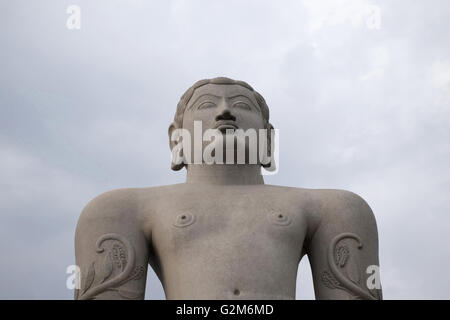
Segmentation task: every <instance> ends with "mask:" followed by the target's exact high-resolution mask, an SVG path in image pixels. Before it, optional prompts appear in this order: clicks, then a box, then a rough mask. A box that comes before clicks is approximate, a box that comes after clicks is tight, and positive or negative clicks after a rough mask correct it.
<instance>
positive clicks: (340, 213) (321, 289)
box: [75, 78, 381, 299]
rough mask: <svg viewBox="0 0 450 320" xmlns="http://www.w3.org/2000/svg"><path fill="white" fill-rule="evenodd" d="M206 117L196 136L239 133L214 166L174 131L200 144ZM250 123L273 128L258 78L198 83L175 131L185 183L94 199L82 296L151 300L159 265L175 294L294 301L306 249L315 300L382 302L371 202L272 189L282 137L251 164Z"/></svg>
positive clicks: (85, 236)
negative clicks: (148, 289) (148, 292)
mask: <svg viewBox="0 0 450 320" xmlns="http://www.w3.org/2000/svg"><path fill="white" fill-rule="evenodd" d="M196 123H197V124H198V123H200V124H201V127H200V132H197V136H198V134H200V136H201V135H202V134H203V133H205V132H206V131H207V130H210V131H211V130H212V132H213V135H212V136H213V137H215V139H214V141H216V140H217V143H218V142H219V141H220V140H221V138H220V137H222V138H227V137H231V138H232V139H231V141H232V143H231V147H230V146H229V145H227V146H226V147H223V149H222V148H221V147H220V145H219V144H216V145H215V146H214V148H213V149H214V152H211V154H212V155H213V156H216V157H215V162H213V163H208V161H206V160H205V159H202V158H200V160H199V159H198V158H197V159H194V158H195V154H197V155H198V154H199V153H198V152H197V150H194V149H195V148H196V147H195V146H193V145H195V142H194V143H189V142H191V141H189V137H188V138H186V136H183V138H182V139H180V138H178V139H177V138H176V137H175V138H174V135H175V132H176V131H177V130H180V129H184V132H188V133H190V134H191V137H190V138H191V139H192V141H193V140H194V139H193V138H192V136H195V132H194V131H195V130H197V131H198V130H199V129H198V128H197V129H196V128H195V124H196ZM197 127H198V126H197ZM249 129H252V130H266V131H267V132H269V131H270V132H271V131H272V130H271V129H273V128H272V125H271V124H270V123H269V109H268V106H267V104H266V102H265V100H264V98H263V97H262V96H261V95H260V94H259V93H257V92H256V91H255V90H254V89H253V88H252V87H251V86H250V85H248V84H247V83H245V82H242V81H235V80H232V79H228V78H214V79H208V80H201V81H198V82H197V83H195V84H194V85H193V86H192V87H191V88H189V89H188V90H187V91H186V93H185V94H184V95H183V96H182V97H181V99H180V102H179V103H178V106H177V111H176V114H175V120H174V122H173V123H172V124H171V125H170V127H169V138H170V139H169V140H170V147H171V149H172V151H174V150H175V149H177V152H176V154H175V155H174V156H173V158H172V169H174V170H180V169H182V168H185V169H186V172H187V176H186V182H185V183H181V184H176V185H169V186H161V187H150V188H135V189H120V190H114V191H110V192H106V193H104V194H102V195H100V196H98V197H97V198H95V199H94V200H92V201H91V202H89V204H87V206H86V207H85V208H84V210H83V212H82V214H81V216H80V218H79V221H78V225H77V229H76V234H75V253H76V263H77V265H78V266H79V268H80V269H79V270H80V274H81V277H80V283H81V286H80V289H76V290H75V298H76V299H143V298H144V291H145V285H146V283H145V282H146V273H147V266H148V265H149V264H150V266H151V267H152V268H153V270H154V271H155V273H156V274H157V276H158V277H159V279H160V280H161V283H162V285H163V287H164V291H165V294H166V297H167V299H295V291H296V278H297V268H298V265H299V262H300V260H301V259H302V257H303V256H304V255H305V254H306V255H308V258H309V261H310V264H311V269H312V272H313V279H314V289H315V294H316V298H317V299H381V287H380V284H379V277H378V235H377V227H376V222H375V218H374V216H373V213H372V211H371V209H370V208H369V206H368V205H367V203H366V202H365V201H364V200H363V199H362V198H360V197H359V196H358V195H356V194H354V193H351V192H349V191H343V190H331V189H322V190H319V189H317V190H316V189H314V190H313V189H302V188H290V187H281V186H274V185H266V184H264V180H263V176H262V175H261V166H265V167H271V166H272V165H273V161H274V159H273V147H272V146H273V143H272V142H273V141H272V140H273V135H272V134H266V135H265V136H264V135H261V136H259V138H258V139H261V137H263V136H264V137H267V140H268V142H269V143H268V146H267V147H266V148H263V149H264V150H263V151H264V152H263V153H264V154H266V156H267V157H268V159H269V161H268V162H267V161H266V162H265V163H263V162H262V159H265V160H267V158H265V157H264V156H263V157H262V158H260V159H258V160H257V161H256V162H255V161H253V162H251V161H249V158H250V155H249V150H250V148H249V146H248V145H246V144H249V143H250V142H249V141H250V139H247V140H246V139H244V140H242V139H241V140H239V139H237V138H236V136H235V132H237V131H238V130H241V131H243V130H249ZM212 140H213V139H212V138H211V139H210V141H212ZM238 140H239V141H240V142H238ZM180 141H182V142H184V143H181V142H180ZM177 142H178V143H177ZM207 142H208V139H207V141H205V140H203V141H202V142H201V144H200V146H201V147H202V148H206V147H207V145H208V143H207ZM222 142H223V139H222ZM238 143H241V144H242V143H243V144H244V150H245V152H244V156H243V158H244V161H242V158H241V161H240V162H239V161H237V160H238V158H239V156H236V154H233V151H236V150H238V148H237V144H238ZM189 148H191V150H188V149H189ZM197 148H198V144H197ZM260 148H261V147H259V150H258V151H260V150H261V149H260ZM220 153H222V154H220ZM236 153H237V152H236ZM200 155H201V154H200ZM180 159H181V160H180ZM223 159H226V160H229V161H227V162H223V163H222V161H220V160H223Z"/></svg>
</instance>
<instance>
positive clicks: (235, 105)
mask: <svg viewBox="0 0 450 320" xmlns="http://www.w3.org/2000/svg"><path fill="white" fill-rule="evenodd" d="M194 121H201V122H202V131H203V132H205V130H207V129H219V130H220V131H222V132H223V133H226V130H227V129H228V130H230V129H231V130H233V129H243V130H247V129H249V128H253V129H256V130H259V129H264V119H263V116H262V113H261V110H260V108H259V105H258V102H257V101H256V99H255V97H254V95H253V92H252V91H250V90H249V89H247V88H245V87H243V86H240V85H230V84H225V85H221V84H207V85H204V86H201V87H200V88H197V89H196V90H195V91H194V94H193V95H192V97H191V99H190V100H189V103H188V105H187V107H186V110H185V112H184V115H183V128H184V129H187V130H189V131H190V132H191V134H193V132H194V131H193V130H194ZM203 132H202V133H203Z"/></svg>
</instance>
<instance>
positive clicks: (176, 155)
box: [169, 122, 185, 171]
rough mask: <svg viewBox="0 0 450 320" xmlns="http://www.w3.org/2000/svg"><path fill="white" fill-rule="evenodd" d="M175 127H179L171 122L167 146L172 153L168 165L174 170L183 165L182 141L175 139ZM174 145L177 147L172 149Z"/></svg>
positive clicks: (179, 168)
mask: <svg viewBox="0 0 450 320" xmlns="http://www.w3.org/2000/svg"><path fill="white" fill-rule="evenodd" d="M177 129H180V128H179V126H178V124H177V123H176V122H172V123H171V124H170V126H169V147H170V151H171V153H172V157H171V159H172V161H171V163H170V167H171V168H172V170H174V171H178V170H181V169H182V168H183V167H184V165H185V164H184V163H185V162H184V153H183V149H182V143H180V142H178V141H177V139H176V135H175V132H176V130H177ZM175 147H177V148H176V150H174V148H175Z"/></svg>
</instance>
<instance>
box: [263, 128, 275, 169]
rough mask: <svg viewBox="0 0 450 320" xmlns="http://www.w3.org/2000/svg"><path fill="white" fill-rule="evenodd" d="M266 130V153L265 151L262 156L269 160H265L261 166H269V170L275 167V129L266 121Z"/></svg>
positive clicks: (266, 167)
mask: <svg viewBox="0 0 450 320" xmlns="http://www.w3.org/2000/svg"><path fill="white" fill-rule="evenodd" d="M266 130H267V153H265V154H264V156H265V157H268V158H269V159H270V161H269V162H267V163H266V164H263V165H262V167H263V168H265V169H266V170H269V168H270V170H269V171H274V170H275V168H276V163H275V159H274V152H273V151H274V150H275V145H274V143H275V141H274V138H275V137H274V135H275V131H274V128H273V126H272V125H271V124H270V123H269V122H267V125H266Z"/></svg>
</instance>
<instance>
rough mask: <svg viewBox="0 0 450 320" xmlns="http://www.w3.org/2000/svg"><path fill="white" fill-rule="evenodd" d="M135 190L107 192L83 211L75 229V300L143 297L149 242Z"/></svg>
mask: <svg viewBox="0 0 450 320" xmlns="http://www.w3.org/2000/svg"><path fill="white" fill-rule="evenodd" d="M135 207H136V201H135V199H133V193H132V190H126V189H124V190H116V191H111V192H107V193H105V194H103V195H100V196H99V197H97V198H95V199H94V200H92V201H91V202H90V203H89V204H88V205H87V206H86V207H85V208H84V210H83V212H82V213H81V216H80V218H79V220H78V225H77V228H76V232H75V257H76V264H77V266H78V267H79V268H80V269H79V270H80V281H79V282H78V283H79V285H80V288H79V289H76V290H75V299H80V300H85V299H86V300H90V299H143V298H144V293H145V281H146V274H147V265H148V247H149V246H148V243H147V240H146V237H145V236H144V233H143V232H142V231H141V230H142V227H141V223H140V222H139V219H138V217H137V214H136V211H135V209H134V208H135Z"/></svg>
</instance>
